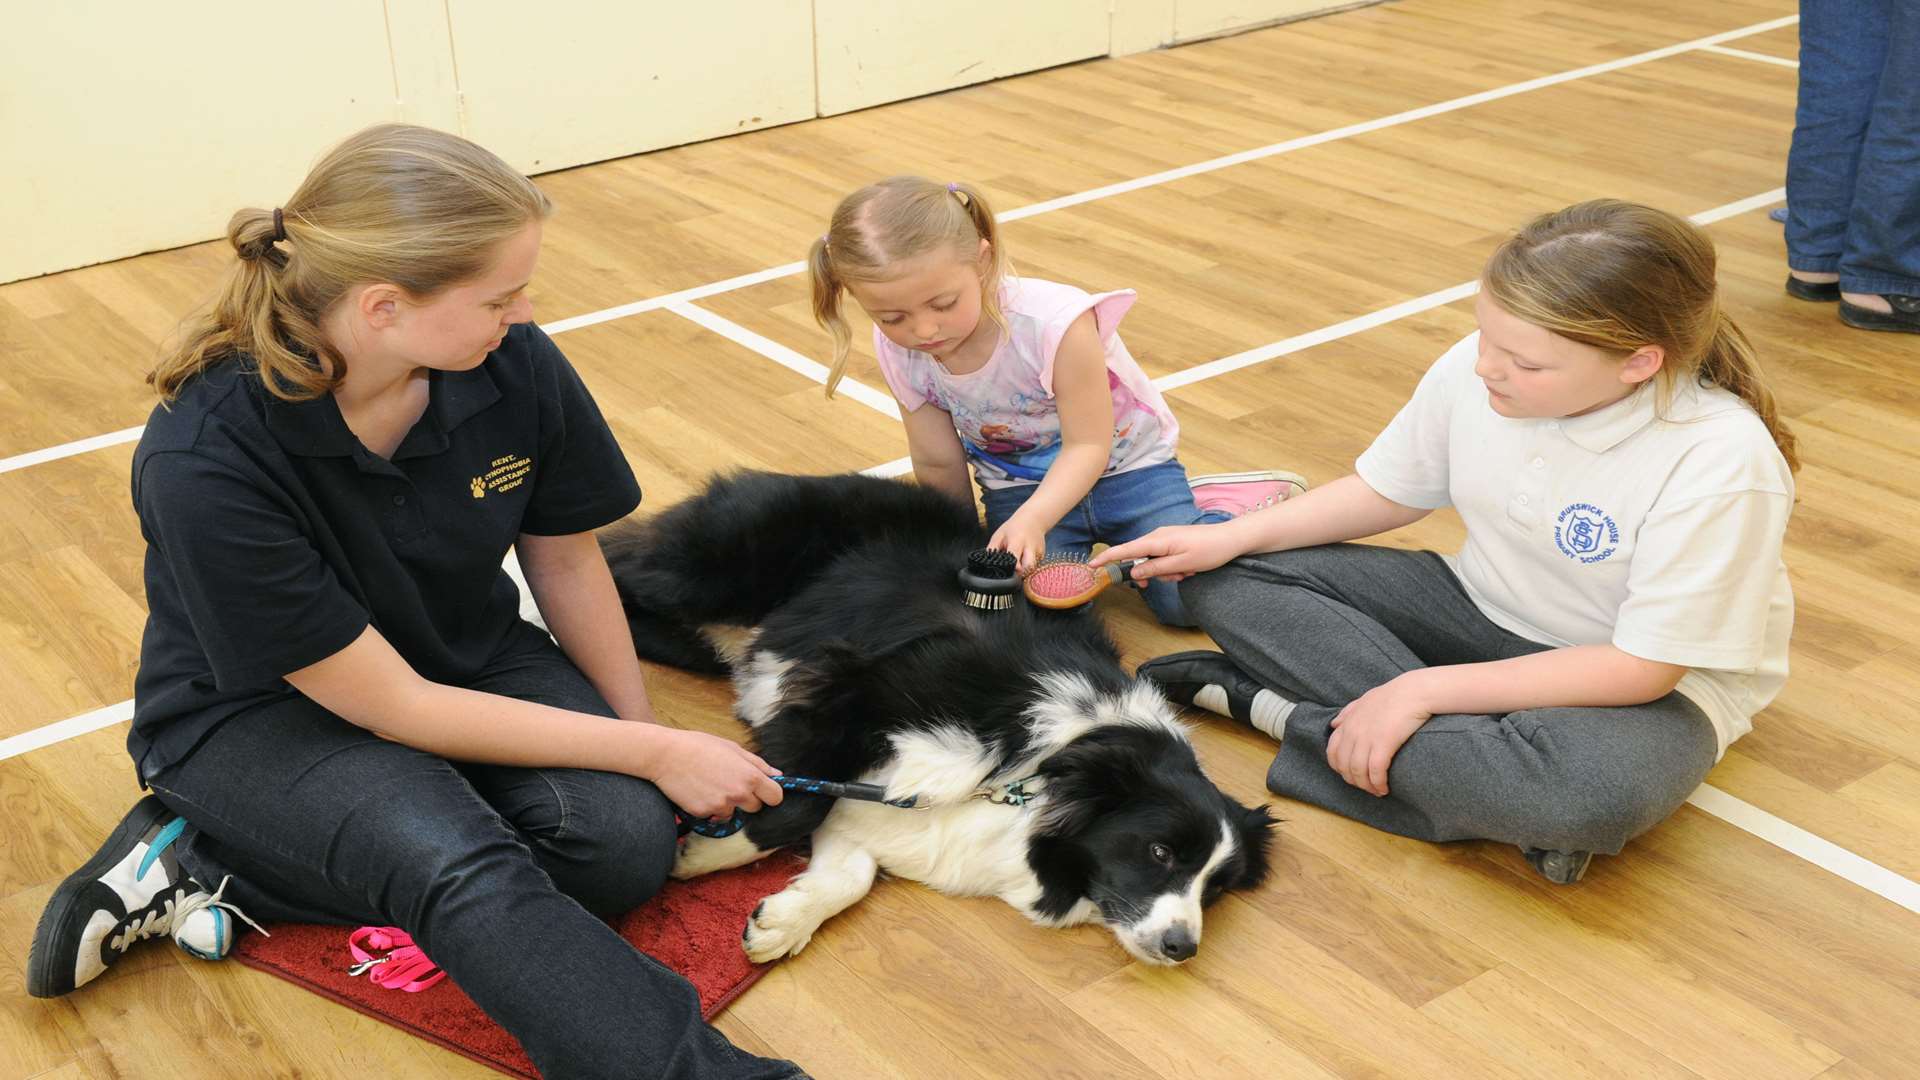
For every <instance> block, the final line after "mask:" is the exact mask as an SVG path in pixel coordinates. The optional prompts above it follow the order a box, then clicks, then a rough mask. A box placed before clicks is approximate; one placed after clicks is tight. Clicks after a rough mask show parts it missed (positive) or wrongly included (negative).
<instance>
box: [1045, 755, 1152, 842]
mask: <svg viewBox="0 0 1920 1080" xmlns="http://www.w3.org/2000/svg"><path fill="white" fill-rule="evenodd" d="M1148 771H1149V763H1148V762H1146V761H1144V760H1143V759H1142V758H1141V757H1140V755H1139V754H1138V753H1137V752H1136V751H1135V749H1134V747H1132V746H1131V745H1130V744H1127V743H1125V742H1123V741H1121V740H1120V739H1118V738H1116V737H1114V736H1113V735H1112V734H1110V733H1108V732H1096V733H1094V734H1090V735H1082V736H1081V737H1080V738H1078V739H1075V740H1074V741H1072V742H1070V743H1068V744H1067V745H1066V746H1065V747H1064V748H1062V749H1060V750H1058V751H1056V752H1055V753H1054V754H1053V755H1052V756H1050V757H1048V758H1047V759H1046V760H1045V761H1042V762H1041V763H1040V777H1041V779H1042V781H1044V783H1045V785H1046V793H1047V805H1046V809H1045V810H1044V811H1042V814H1043V816H1042V818H1041V821H1040V831H1041V832H1043V833H1049V834H1053V835H1058V836H1076V835H1078V834H1079V833H1080V832H1081V831H1082V830H1084V829H1085V828H1086V827H1087V826H1088V825H1090V824H1092V823H1093V821H1094V820H1095V819H1096V818H1098V817H1099V816H1100V815H1101V814H1104V813H1106V812H1107V811H1109V810H1111V809H1113V808H1114V807H1116V806H1118V805H1119V804H1120V803H1121V802H1122V801H1124V800H1125V799H1126V798H1127V796H1128V793H1130V792H1133V791H1137V790H1139V789H1140V788H1142V787H1144V786H1146V781H1147V774H1148Z"/></svg>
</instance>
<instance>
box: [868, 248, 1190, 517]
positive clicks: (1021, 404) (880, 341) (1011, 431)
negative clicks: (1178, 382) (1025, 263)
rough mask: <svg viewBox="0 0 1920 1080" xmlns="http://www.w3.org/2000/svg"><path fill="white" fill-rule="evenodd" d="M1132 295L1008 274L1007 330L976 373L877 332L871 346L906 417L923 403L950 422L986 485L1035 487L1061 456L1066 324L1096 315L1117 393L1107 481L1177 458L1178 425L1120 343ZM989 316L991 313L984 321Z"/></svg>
mask: <svg viewBox="0 0 1920 1080" xmlns="http://www.w3.org/2000/svg"><path fill="white" fill-rule="evenodd" d="M1134 299H1135V294H1134V291H1133V290H1132V289H1121V290H1119V291H1117V292H1105V293H1088V292H1086V291H1084V290H1081V289H1076V288H1074V287H1073V286H1071V285H1062V284H1059V283H1058V282H1053V281H1040V280H1038V279H1035V278H1008V279H1007V281H1006V283H1005V284H1004V285H1003V286H1002V287H1001V291H1000V310H1001V312H1002V313H1003V314H1004V315H1005V316H1006V320H1007V333H1006V334H1004V335H1003V336H1002V337H1001V339H1000V344H999V345H998V346H996V347H995V348H994V351H993V355H992V356H991V357H989V358H988V360H987V362H986V364H985V365H984V366H983V367H981V368H980V370H978V371H972V372H968V373H967V374H965V375H955V374H952V373H951V372H949V371H947V369H946V367H945V366H944V365H942V364H941V363H940V362H939V361H938V360H935V359H934V358H933V357H932V356H929V355H928V354H926V353H923V352H920V351H918V350H915V349H903V348H901V347H900V346H898V345H895V344H894V343H893V342H891V341H888V340H887V337H886V335H885V334H882V333H881V332H880V328H879V327H877V326H876V327H874V330H873V347H874V350H875V351H876V353H877V354H878V355H879V358H880V373H881V375H882V376H884V377H885V378H886V380H887V385H888V386H889V387H891V388H892V390H893V396H894V397H896V398H898V399H900V404H901V405H903V406H905V408H906V410H907V411H908V412H912V411H914V410H915V409H918V408H919V407H920V406H922V405H924V404H926V403H927V402H932V403H933V404H935V405H937V406H939V407H940V408H942V409H945V410H946V411H947V412H948V413H949V414H951V415H952V416H953V426H954V430H955V431H957V432H959V434H960V441H961V442H962V443H963V444H965V446H966V450H967V457H968V458H969V459H971V460H972V462H973V471H974V476H975V477H976V478H977V479H978V480H979V481H980V484H981V486H983V487H989V488H1004V487H1014V486H1016V485H1019V484H1037V483H1039V482H1040V479H1041V478H1042V477H1043V476H1045V475H1046V471H1047V467H1048V466H1049V465H1052V464H1053V460H1054V458H1056V457H1058V456H1059V454H1060V410H1059V408H1058V406H1057V405H1056V404H1055V403H1054V399H1053V359H1054V355H1055V354H1056V353H1057V352H1058V351H1059V349H1060V339H1061V338H1062V337H1064V336H1066V333H1067V327H1068V326H1071V325H1072V324H1073V320H1075V319H1077V318H1079V317H1080V315H1081V313H1082V312H1085V311H1087V310H1089V309H1091V310H1092V311H1093V320H1094V326H1095V328H1096V330H1097V331H1098V333H1099V335H1100V341H1101V343H1102V344H1103V345H1104V346H1105V347H1106V352H1107V386H1108V388H1109V389H1111V390H1112V392H1113V449H1112V451H1111V452H1110V453H1109V454H1108V455H1107V468H1106V471H1105V472H1104V473H1102V474H1101V475H1103V476H1112V475H1114V474H1115V473H1123V472H1128V471H1130V470H1133V469H1140V468H1144V467H1146V466H1148V465H1158V464H1159V463H1161V462H1163V461H1171V460H1173V451H1174V446H1175V444H1176V443H1177V442H1178V440H1179V436H1180V425H1179V423H1178V422H1176V421H1175V420H1174V418H1173V411H1172V410H1171V409H1169V408H1167V402H1166V399H1164V398H1162V397H1161V396H1160V391H1159V390H1156V389H1155V388H1154V386H1153V383H1152V381H1151V380H1149V379H1148V378H1147V374H1146V372H1144V371H1142V370H1140V365H1139V364H1138V363H1137V362H1135V361H1134V359H1133V356H1132V354H1130V353H1128V352H1127V346H1126V344H1125V343H1124V342H1122V341H1121V340H1120V335H1119V332H1118V331H1119V327H1120V319H1121V317H1122V316H1124V315H1125V314H1126V313H1127V309H1128V308H1131V307H1132V306H1133V302H1134ZM981 317H982V318H985V316H984V315H983V316H981Z"/></svg>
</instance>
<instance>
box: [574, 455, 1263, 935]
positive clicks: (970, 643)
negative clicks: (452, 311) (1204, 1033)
mask: <svg viewBox="0 0 1920 1080" xmlns="http://www.w3.org/2000/svg"><path fill="white" fill-rule="evenodd" d="M983 540H984V536H983V534H982V532H981V530H980V527H979V524H978V522H977V521H976V520H975V519H974V517H973V515H972V514H971V513H970V512H969V511H968V509H967V508H964V507H961V506H960V505H958V504H957V503H955V502H954V500H953V499H951V498H950V497H948V496H945V495H942V494H939V493H937V492H934V491H932V490H930V489H927V488H923V487H920V486H917V485H914V484H909V483H903V482H899V481H892V480H881V479H875V478H871V477H865V476H820V477H802V476H785V475H776V474H771V473H753V472H748V473H738V474H734V475H731V476H726V477H721V478H718V479H716V480H714V481H713V482H712V483H711V485H710V486H709V487H708V488H707V490H706V492H705V493H704V494H701V495H698V496H696V497H694V498H692V499H690V500H688V501H686V502H683V503H681V504H679V505H677V506H674V507H672V508H670V509H668V510H666V511H664V512H662V513H660V514H659V515H657V516H655V517H654V518H652V519H651V520H650V521H647V522H645V523H638V524H635V523H627V524H622V525H619V526H615V527H614V528H612V529H609V530H607V531H606V532H605V533H603V534H602V537H601V544H602V547H603V548H604V549H605V551H606V553H607V557H608V562H609V564H610V565H611V566H612V568H613V574H614V579H615V581H616V582H617V583H618V586H619V590H620V596H621V600H622V602H623V603H624V605H625V606H626V610H627V617H628V621H629V623H630V625H631V626H632V629H633V638H634V643H635V646H636V648H637V649H638V650H639V652H640V655H641V656H643V657H646V658H648V659H651V660H655V661H660V662H663V663H668V664H673V665H676V666H679V667H683V668H687V669H690V670H695V671H706V672H713V673H729V674H731V676H732V678H733V683H734V687H735V691H736V700H735V705H734V711H735V714H736V715H737V716H738V717H739V719H740V720H741V722H743V723H744V724H746V725H747V727H748V728H749V729H751V731H752V737H753V743H754V745H755V748H756V750H757V751H758V752H759V754H760V755H761V756H762V757H764V758H766V759H767V760H768V761H769V762H772V763H773V764H774V765H776V766H778V767H779V768H781V769H782V770H783V771H785V772H787V773H788V774H791V775H795V776H807V777H815V778H820V779H827V780H839V781H855V780H857V781H865V782H870V783H873V784H878V785H881V786H883V787H885V788H886V790H887V793H888V796H889V797H894V798H898V797H905V796H914V797H916V798H917V799H918V803H919V807H920V808H918V809H910V810H909V809H901V808H898V807H894V806H887V805H884V804H879V803H871V802H857V801H853V800H850V799H848V800H839V801H835V800H831V799H827V798H823V797H820V796H814V795H806V794H802V793H799V792H789V793H788V794H787V796H786V798H785V800H784V801H783V802H782V803H781V804H780V805H779V806H777V807H771V808H768V809H766V810H764V811H762V812H760V813H758V814H754V815H751V816H749V817H748V819H747V820H748V823H747V826H746V828H745V829H744V830H742V831H740V832H738V833H735V834H734V835H732V836H729V837H725V838H721V839H713V838H708V837H702V836H698V835H694V836H689V837H688V838H687V842H686V844H685V846H684V847H683V849H682V850H681V853H680V856H679V861H678V862H677V863H676V865H675V867H674V871H673V872H674V876H676V877H680V878H687V877H693V876H696V875H699V874H704V873H708V872H711V871H714V870H721V869H725V868H728V867H733V866H740V865H743V864H745V863H748V862H751V861H753V860H755V859H758V858H760V857H761V856H763V855H765V854H767V853H768V852H770V851H773V850H775V849H777V848H781V847H785V846H787V845H790V844H794V843H797V842H799V841H801V840H804V839H806V838H808V837H809V836H811V837H812V848H813V850H812V857H811V859H810V861H809V863H808V866H807V869H806V870H805V872H803V873H802V874H800V875H799V876H798V877H796V878H795V879H794V880H793V881H792V882H791V883H790V884H789V885H788V886H787V888H786V890H785V891H783V892H781V893H779V894H777V895H775V896H772V897H769V898H768V899H767V900H766V901H765V902H764V903H762V904H761V906H760V907H759V909H758V910H756V911H755V912H754V914H753V917H752V919H751V920H750V921H749V922H748V924H747V928H746V933H745V944H746V950H747V953H748V955H749V956H751V957H752V958H753V959H754V960H755V961H764V960H770V959H773V958H775V957H779V956H784V955H786V954H788V953H794V952H798V951H800V949H801V948H803V947H804V946H805V945H806V944H807V942H808V940H809V939H811V938H812V936H813V933H814V931H815V930H816V929H818V928H819V926H820V924H821V923H822V922H824V921H826V920H827V919H829V918H831V917H832V916H834V915H835V914H837V913H839V912H840V911H842V910H844V909H845V908H846V907H847V906H848V905H850V904H852V903H853V902H854V901H856V900H859V899H860V898H861V897H863V896H865V895H866V894H867V892H868V890H869V889H871V888H872V886H873V880H874V875H875V874H876V873H877V872H878V871H882V870H884V871H886V872H888V873H890V874H893V875H896V876H899V877H905V878H911V879H913V880H915V881H920V882H924V883H926V884H927V885H930V886H932V887H934V888H936V889H939V890H941V891H942V892H947V893H952V894H955V895H961V896H978V895H993V896H998V897H1000V898H1001V899H1003V900H1005V901H1006V902H1007V903H1009V904H1012V905H1013V906H1014V907H1016V908H1018V909H1019V910H1020V911H1022V912H1024V913H1025V914H1026V915H1027V916H1028V917H1029V918H1031V919H1033V920H1034V921H1035V922H1037V923H1040V924H1043V925H1047V926H1072V925H1075V924H1078V923H1082V922H1087V921H1089V920H1092V921H1097V922H1100V923H1103V924H1105V925H1106V926H1108V927H1110V928H1111V929H1112V930H1113V933H1114V935H1115V936H1116V937H1117V938H1119V940H1120V944H1121V945H1122V946H1124V947H1125V948H1126V950H1127V951H1128V952H1129V953H1131V954H1132V955H1134V956H1135V957H1137V958H1139V959H1140V960H1142V961H1144V962H1146V963H1150V964H1173V963H1179V962H1181V961H1183V960H1186V959H1187V958H1189V957H1191V956H1193V955H1194V953H1195V952H1196V950H1198V948H1199V946H1200V919H1201V909H1202V908H1203V907H1205V906H1206V905H1207V904H1208V903H1210V902H1212V901H1213V900H1214V899H1216V898H1217V897H1219V896H1220V895H1221V894H1222V893H1225V892H1226V891H1228V890H1230V889H1243V888H1248V887H1250V886H1253V885H1255V884H1257V883H1259V881H1260V880H1261V879H1262V878H1263V877H1264V876H1265V875H1266V872H1267V848H1268V844H1269V842H1270V829H1271V824H1272V822H1271V819H1270V818H1269V816H1268V814H1267V810H1266V808H1265V807H1264V806H1263V807H1259V808H1249V807H1246V806H1243V805H1241V804H1240V803H1238V802H1236V801H1234V800H1233V799H1231V798H1229V797H1228V796H1227V795H1226V794H1225V793H1223V792H1222V791H1221V790H1220V789H1219V788H1217V787H1215V786H1214V784H1213V782H1212V781H1210V780H1208V779H1207V776H1206V774H1205V773H1203V772H1201V770H1200V765H1199V762H1198V761H1196V760H1195V758H1194V753H1193V748H1192V746H1191V745H1190V744H1189V742H1188V739H1187V733H1186V730H1185V728H1184V727H1183V726H1182V725H1181V723H1180V722H1179V721H1178V720H1177V719H1176V717H1175V713H1174V710H1173V708H1172V707H1171V706H1170V705H1169V704H1168V702H1167V701H1166V699H1165V698H1164V697H1162V696H1161V694H1160V693H1159V691H1158V690H1156V689H1155V688H1154V687H1153V686H1152V685H1151V684H1149V683H1147V682H1144V681H1139V680H1135V679H1133V678H1131V677H1129V676H1128V675H1127V674H1126V673H1125V672H1124V671H1123V670H1122V669H1121V667H1120V662H1119V657H1118V654H1117V652H1116V650H1115V649H1114V646H1113V643H1112V642H1111V641H1110V640H1109V639H1108V637H1107V635H1106V632H1105V630H1104V629H1103V627H1102V626H1101V624H1100V622H1099V620H1098V619H1097V618H1096V617H1095V616H1094V615H1092V614H1091V613H1090V611H1089V610H1088V609H1082V610H1080V611H1076V612H1064V613H1063V612H1053V611H1046V610H1043V609H1040V608H1036V607H1034V606H1032V605H1030V604H1028V603H1027V602H1026V601H1025V600H1024V599H1022V598H1020V597H1018V596H1015V597H1014V598H1013V605H1012V607H1011V608H1009V609H1007V610H1004V611H980V610H975V609H973V608H970V607H968V606H966V605H965V604H964V603H963V602H962V590H961V587H960V585H959V583H958V580H957V577H956V572H957V570H958V569H959V567H960V566H961V565H962V564H963V563H964V561H965V559H966V556H967V553H968V552H969V551H971V550H973V549H976V548H978V547H980V546H981V545H982V542H983ZM1021 781H1027V782H1026V783H1025V784H1024V785H1021V784H1020V782H1021ZM1023 796H1024V797H1025V798H1024V801H1023Z"/></svg>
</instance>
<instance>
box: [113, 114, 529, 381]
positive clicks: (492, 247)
mask: <svg viewBox="0 0 1920 1080" xmlns="http://www.w3.org/2000/svg"><path fill="white" fill-rule="evenodd" d="M552 209H553V206H552V203H550V202H548V201H547V197H546V196H545V195H544V194H542V193H541V191H540V189H539V188H537V187H535V186H534V184H533V181H531V180H528V179H527V178H526V177H525V176H522V175H521V174H520V173H519V172H517V171H516V170H514V169H513V168H512V167H511V166H509V165H507V163H506V162H504V161H501V160H500V159H499V158H498V157H496V156H494V155H493V154H491V153H489V152H487V151H486V150H483V149H481V148H480V147H478V146H476V145H474V144H473V143H471V142H468V141H467V140H465V139H462V138H460V137H459V136H457V135H449V134H447V133H445V132H441V131H435V130H433V129H431V128H423V127H415V126H412V125H407V124H381V125H378V126H376V127H371V128H368V129H366V130H365V131H362V132H360V133H359V134H357V135H354V136H352V137H351V138H349V139H347V140H346V141H345V142H342V143H341V144H340V145H339V146H337V147H335V148H334V149H333V150H332V151H331V152H329V153H328V154H327V155H326V156H325V157H324V158H322V159H321V160H320V163H319V164H317V165H315V166H314V168H313V171H312V172H311V173H309V174H307V178H306V180H305V181H303V182H302V183H301V185H300V187H299V189H298V190H296V191H295V192H294V193H293V196H292V198H290V199H288V200H287V204H286V206H285V207H284V208H281V209H276V210H259V209H247V210H241V211H239V212H238V213H235V214H234V215H233V217H232V218H231V219H229V220H228V222H227V243H228V244H230V245H231V246H232V247H233V250H234V254H235V255H236V256H238V261H237V262H236V264H235V265H234V267H233V269H232V270H231V271H229V272H228V275H227V280H226V282H225V283H224V284H223V285H222V287H221V289H220V292H219V295H218V296H217V297H216V298H215V299H214V302H213V304H212V305H211V307H209V308H208V309H207V310H205V311H203V312H202V313H200V314H199V315H198V316H196V317H194V318H192V319H190V320H189V321H188V323H187V324H186V326H185V327H184V328H183V331H182V333H181V334H180V336H179V338H178V340H177V341H176V342H174V343H173V344H172V345H171V346H170V347H169V348H168V349H167V350H166V351H165V353H164V354H163V356H162V358H161V360H160V362H159V363H158V364H157V365H156V366H155V367H154V369H153V371H151V372H150V373H148V375H147V382H148V383H149V384H150V385H151V386H152V387H153V388H154V390H155V391H156V392H157V393H159V395H160V398H161V400H162V401H172V400H173V399H174V398H175V397H177V396H178V395H179V393H180V389H181V387H182V386H183V385H184V384H185V383H186V382H187V380H189V379H191V378H192V377H193V376H195V375H197V374H199V373H200V372H201V371H204V370H205V369H206V368H207V367H208V366H209V365H211V364H214V363H217V362H219V361H221V360H224V359H226V358H228V357H232V356H236V355H245V356H246V357H248V358H249V359H250V360H251V362H252V363H253V365H254V366H255V367H256V368H257V370H258V372H259V375H260V378H261V379H262V381H263V382H264V383H265V385H266V388H267V390H268V391H270V392H271V393H273V394H275V395H276V396H278V397H281V398H285V399H288V400H303V399H307V398H313V397H318V396H319V395H321V394H325V393H327V392H329V391H331V390H332V389H333V388H334V387H335V386H337V385H338V384H339V381H340V379H341V378H342V377H344V376H345V374H346V367H345V361H344V360H343V358H342V357H341V356H340V355H339V353H338V352H337V351H336V350H335V349H334V348H333V347H332V345H331V344H330V343H329V342H328V341H327V338H326V335H325V334H324V333H323V332H322V330H321V326H320V322H321V319H322V317H324V316H325V315H326V313H327V312H328V310H329V309H331V308H332V307H333V305H334V304H335V303H336V302H337V301H339V300H340V298H341V297H343V296H344V295H346V292H347V290H348V289H350V288H352V287H353V286H355V285H361V284H373V283H381V282H386V283H391V284H394V285H398V286H399V287H400V288H402V289H403V290H405V291H406V292H407V294H408V295H409V296H410V297H412V298H413V299H416V300H426V299H430V298H432V297H433V296H434V295H435V294H436V293H438V292H440V291H442V290H444V289H446V288H448V287H449V286H452V285H457V284H460V283H461V282H464V281H469V280H472V279H473V278H475V277H478V276H479V275H480V274H482V273H484V272H485V271H486V270H487V269H488V267H489V266H490V265H491V263H492V261H493V259H495V258H496V257H497V255H498V250H499V247H500V245H501V244H502V243H504V242H505V241H506V240H507V239H509V238H510V237H512V236H513V235H514V234H515V233H517V232H519V231H520V230H521V229H523V228H525V227H526V226H527V225H528V224H530V223H532V222H534V221H538V220H542V219H544V218H545V217H546V216H547V215H548V214H550V213H551V212H552Z"/></svg>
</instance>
